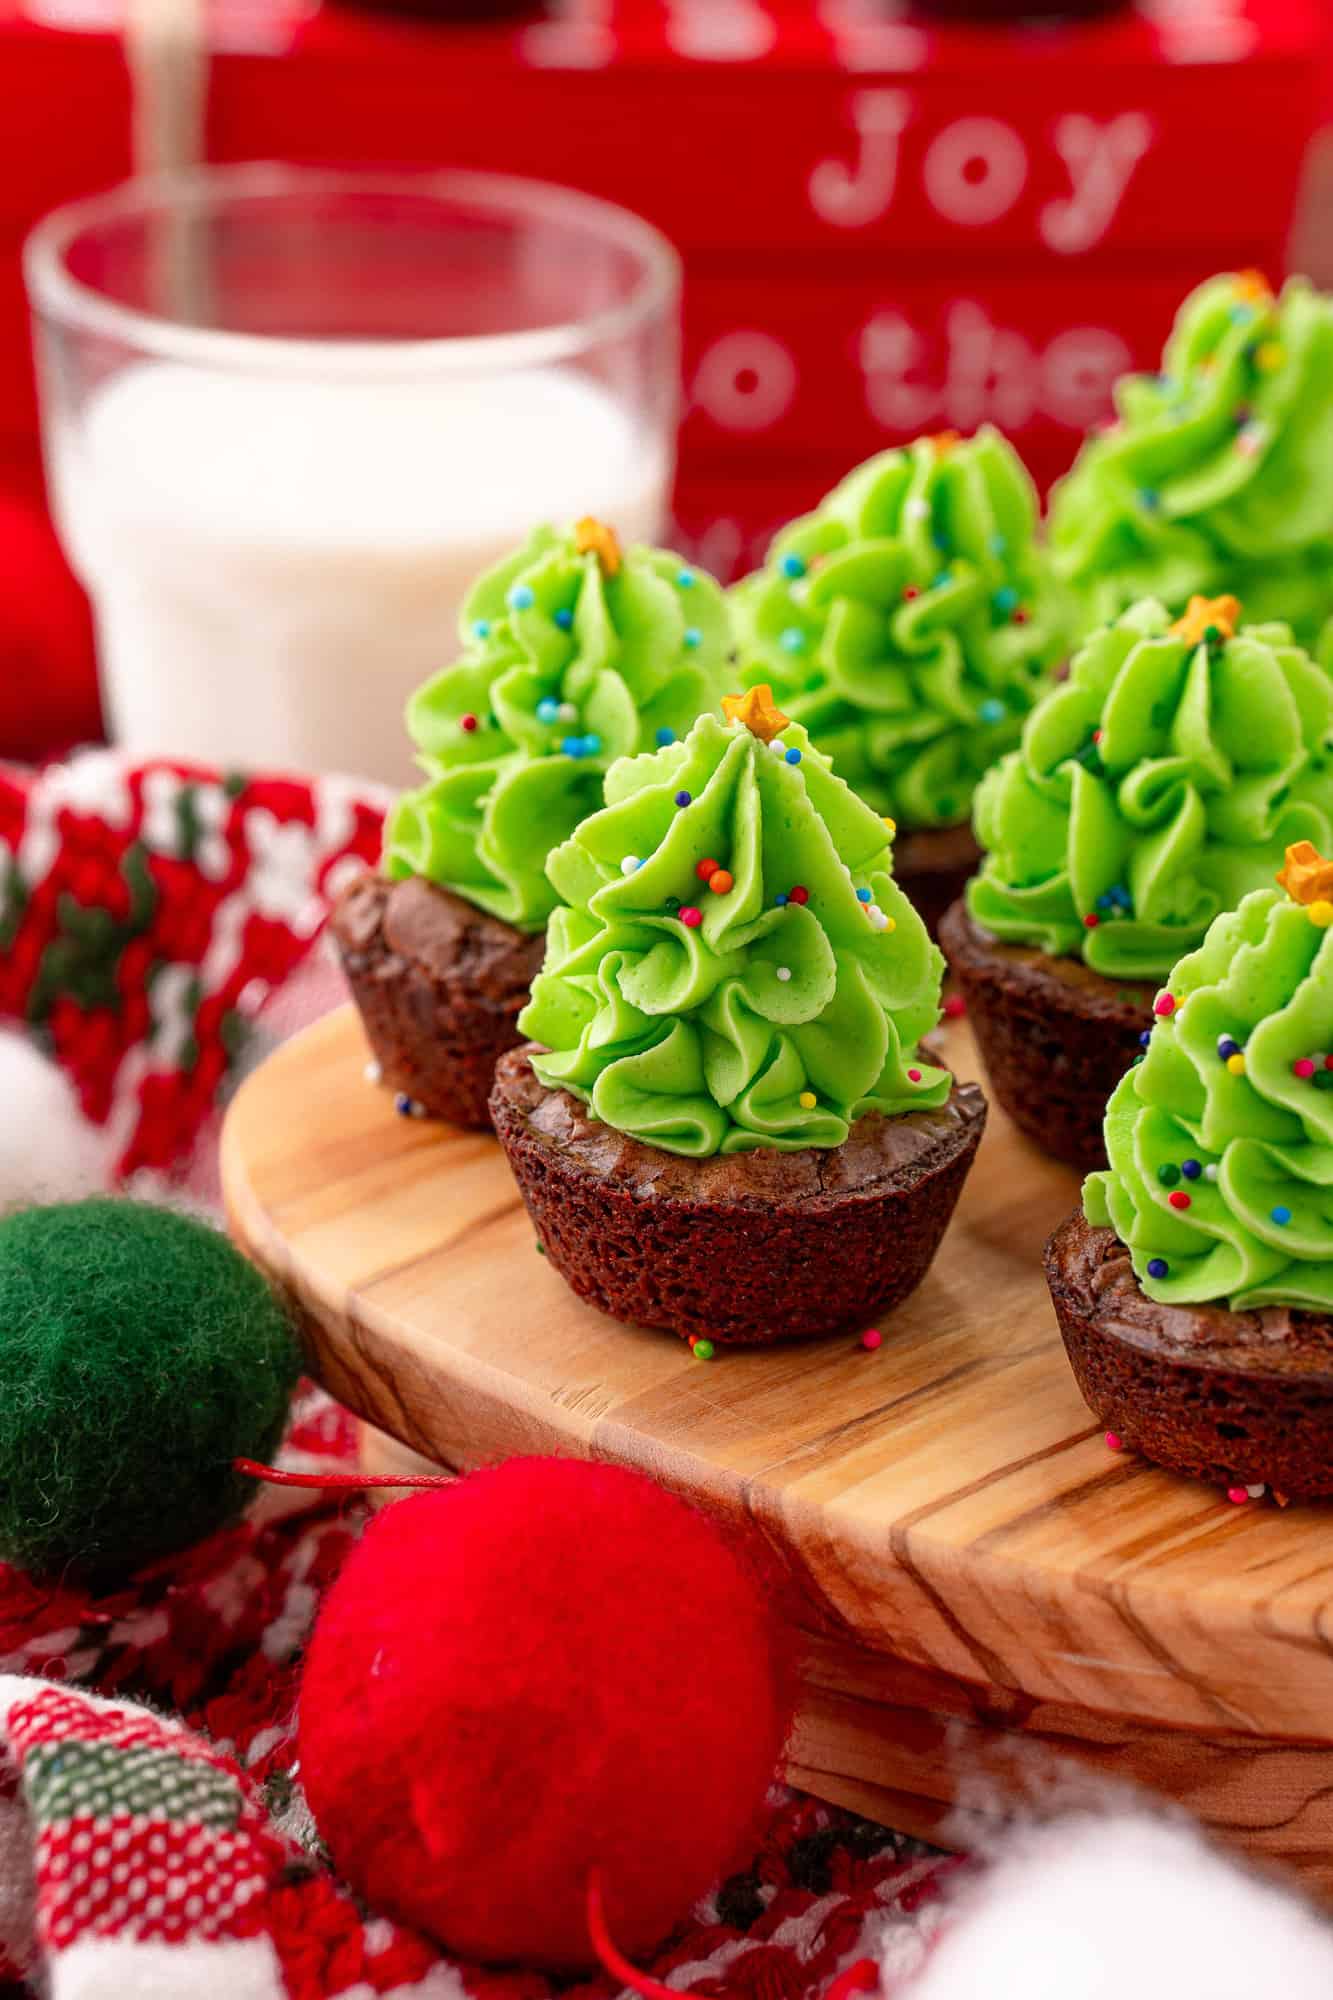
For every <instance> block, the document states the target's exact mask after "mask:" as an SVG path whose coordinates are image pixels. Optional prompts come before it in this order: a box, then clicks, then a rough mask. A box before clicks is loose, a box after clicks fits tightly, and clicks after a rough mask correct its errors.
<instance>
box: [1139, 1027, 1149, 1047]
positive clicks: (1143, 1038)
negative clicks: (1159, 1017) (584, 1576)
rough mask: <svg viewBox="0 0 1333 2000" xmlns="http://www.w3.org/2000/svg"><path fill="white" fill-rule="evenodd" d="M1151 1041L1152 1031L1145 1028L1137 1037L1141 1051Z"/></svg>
mask: <svg viewBox="0 0 1333 2000" xmlns="http://www.w3.org/2000/svg"><path fill="white" fill-rule="evenodd" d="M1151 1040H1152V1029H1151V1028H1145V1029H1144V1031H1143V1033H1142V1034H1141V1035H1140V1036H1139V1047H1140V1048H1141V1049H1146V1048H1147V1046H1148V1044H1149V1042H1150V1041H1151Z"/></svg>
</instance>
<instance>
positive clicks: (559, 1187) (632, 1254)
mask: <svg viewBox="0 0 1333 2000" xmlns="http://www.w3.org/2000/svg"><path fill="white" fill-rule="evenodd" d="M724 708H725V710H726V714H727V721H726V722H725V723H724V722H722V721H720V720H718V719H717V718H716V717H715V716H712V715H705V716H702V717H701V718H700V719H699V721H698V722H697V723H696V724H695V726H694V728H693V729H692V730H691V731H690V734H689V735H688V737H687V738H686V739H685V740H684V742H682V743H677V744H674V745H672V746H671V747H670V748H668V749H663V750H660V751H657V752H656V753H651V754H648V755H645V756H641V757H637V758H634V759H632V760H626V761H625V762H623V763H621V764H618V765H617V766H615V768H614V769H613V770H612V771H610V772H609V773H608V775H607V779H606V786H605V792H606V805H605V808H604V809H603V810H602V811H600V812H597V813H594V814H592V815H591V816H590V817H589V818H588V819H586V820H584V821H583V823H582V825H581V826H580V827H579V828H578V830H577V832H576V833H575V834H574V835H573V836H572V837H571V838H570V839H569V840H568V841H566V842H565V844H564V845H563V846H562V847H560V848H558V849H557V850H556V852H555V853H554V854H553V855H552V856H551V860H550V873H551V879H552V881H553V883H554V884H555V886H556V888H557V889H558V890H559V892H560V894H561V895H562V896H563V897H564V899H565V901H566V903H567V904H568V906H569V907H567V908H561V909H558V910H557V911H556V912H555V913H554V915H553V917H552V919H551V924H550V929H549V933H548V940H547V955H546V962H545V965H544V967H543V969H542V971H541V973H540V974H539V976H538V978H537V979H536V981H535V983H534V985H533V991H532V1001H531V1003H530V1005H529V1006H528V1007H527V1008H526V1009H525V1011H524V1013H523V1015H522V1016H521V1017H520V1021H519V1026H520V1028H521V1029H522V1030H523V1031H524V1032H526V1033H527V1034H529V1035H531V1036H532V1037H533V1046H531V1047H529V1048H525V1049H518V1050H515V1051H513V1052H512V1053H511V1054H509V1055H507V1056H506V1057H505V1058H504V1060H503V1061H502V1062H501V1064H500V1066H499V1069H498V1072H497V1076H496V1085H495V1090H494V1093H493V1095H492V1098H491V1112H492V1117H493V1120H494V1123H495V1128H496V1132H497V1133H498V1135H499V1138H500V1141H501V1143H502V1145H503V1146H504V1148H505V1151H506V1153H507V1154H508V1156H509V1160H510V1163H511V1165H512V1167H513V1169H514V1173H515V1177H516V1178H517V1180H518V1184H519V1187H520V1189H521V1190H522V1193H523V1197H524V1200H525V1201H526V1203H527V1205H528V1208H529V1211H530V1213H531V1214H532V1217H533V1220H534V1222H535V1224H536V1227H537V1232H538V1236H539V1237H540V1239H541V1241H542V1243H543V1245H544V1247H545V1249H546V1252H547V1255H548V1256H549V1258H550V1260H551V1262H552V1263H553V1264H554V1265H555V1267H556V1269H557V1270H559V1271H560V1273H561V1274H562V1276H563V1277H564V1278H565V1279H566V1280H567V1281H568V1282H569V1284H570V1285H571V1286H572V1287H573V1289H574V1290H575V1291H576V1292H578V1293H579V1294H580V1295H581V1296H582V1297H584V1298H587V1299H589V1300H591V1301H592V1302H593V1303H594V1304H596V1305H598V1306H600V1307H601V1308H602V1310H603V1311H605V1312H608V1313H611V1314H612V1315H613V1316H614V1317H616V1318H619V1319H626V1320H634V1321H637V1322H639V1323H641V1324H646V1325H649V1326H655V1327H664V1328H668V1329H670V1330H671V1331H673V1332H675V1333H678V1334H681V1335H684V1336H687V1337H692V1338H706V1339H708V1340H711V1341H733V1342H762V1341H777V1340H785V1339H791V1338H794V1337H797V1336H800V1335H808V1334H815V1333H826V1332H833V1331H836V1330H838V1329H840V1328H846V1327H849V1326H861V1327H864V1326H865V1325H866V1324H867V1323H868V1321H869V1320H870V1319H871V1318H873V1317H874V1316H875V1315H877V1314H878V1313H881V1312H883V1311H885V1310H887V1309H888V1308H889V1307H890V1306H892V1305H893V1304H895V1303H896V1302H897V1301H898V1300H899V1299H901V1298H903V1297H905V1296H906V1294H907V1293H908V1292H909V1291H911V1289H912V1288H913V1287H914V1286H915V1285H916V1284H917V1283H918V1282H919V1281H920V1279H921V1277H922V1276H923V1275H924V1272H925V1270H926V1267H927V1265H928V1264H929V1262H930V1259H931V1257H932V1256H933V1254H934V1252H935V1249H936V1247H937V1245H938V1243H939V1240H940V1237H941V1235H942V1234H943V1231H944V1229H945V1226H946V1224H947V1223H948V1220H949V1217H950V1214H951V1213H952V1211H953V1207H954V1203H955V1201H956V1200H957V1197H958V1193H959V1190H960V1188H961V1186H962V1183H963V1179H964V1177H965V1175H966V1173H967V1169H968V1167H969V1165H970V1164H971V1161H972V1158H973V1156H974V1154H975V1152H976V1148H977V1145H978V1143H979V1141H980V1138H981V1132H982V1126H983V1124H984V1120H985V1107H984V1102H983V1100H982V1097H981V1093H980V1091H979V1090H978V1088H977V1086H976V1085H975V1084H961V1085H960V1084H958V1083H956V1082H955V1081H954V1079H953V1078H952V1077H951V1076H950V1074H949V1073H948V1071H947V1070H943V1069H939V1068H937V1067H935V1066H934V1065H933V1064H931V1063H930V1062H928V1061H927V1060H926V1059H925V1057H923V1056H922V1054H921V1053H920V1048H919V1043H920V1041H921V1037H922V1036H923V1035H924V1034H926V1033H927V1031H928V1030H929V1029H931V1028H933V1027H934V1025H935V1023H936V1022H937V1020H938V1018H939V1011H940V1005H939V1003H940V976H941V971H942V960H941V958H940V954H939V952H938V950H937V949H936V947H935V946H934V945H933V944H932V943H931V942H930V940H929V938H928V937H927V935H926V932H925V928H924V926H923V924H922V923H921V920H920V918H919V917H918V916H917V914H916V912H915V911H914V910H913V908H912V906H911V904H910V903H909V902H908V901H907V899H906V897H905V896H904V895H903V894H902V892H901V890H900V889H899V888H898V887H897V885H896V884H895V882H894V880H893V876H892V874H891V872H890V856H889V845H888V838H887V835H886V832H885V828H884V823H883V820H882V819H881V818H880V816H879V815H878V814H876V813H874V812H872V811H871V809H870V808H869V806H867V805H866V804H865V803H864V802H863V801H862V800H860V799H858V798H857V797H856V796H855V795H854V794H853V793H852V792H851V791H850V790H849V789H848V787H847V786H846V785H845V784H843V783H842V781H841V780H840V779H839V778H838V777H836V776H835V775H834V773H833V770H832V768H831V766H830V763H829V760H828V759H827V758H826V757H824V756H821V755H820V754H819V753H818V752H817V751H815V750H813V749H812V748H811V746H810V741H809V738H808V736H807V735H806V732H805V731H804V730H803V729H802V728H800V727H799V726H798V725H796V724H793V723H791V722H790V721H789V719H788V718H787V717H786V716H785V715H784V714H783V713H782V712H781V711H780V710H779V709H777V708H776V707H775V706H774V704H773V701H772V696H771V692H770V690H769V689H768V688H767V687H764V686H760V687H756V688H752V689H750V690H749V691H748V692H747V693H746V694H745V695H743V696H732V697H728V698H727V700H726V701H725V702H724Z"/></svg>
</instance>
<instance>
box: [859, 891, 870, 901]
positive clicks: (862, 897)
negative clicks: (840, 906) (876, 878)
mask: <svg viewBox="0 0 1333 2000" xmlns="http://www.w3.org/2000/svg"><path fill="white" fill-rule="evenodd" d="M856 900H857V902H858V903H868V902H869V901H870V891H869V889H858V890H857V892H856Z"/></svg>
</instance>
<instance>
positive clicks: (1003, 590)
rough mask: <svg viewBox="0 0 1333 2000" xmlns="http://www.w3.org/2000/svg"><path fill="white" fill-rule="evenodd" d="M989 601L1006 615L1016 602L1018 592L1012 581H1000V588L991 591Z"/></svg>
mask: <svg viewBox="0 0 1333 2000" xmlns="http://www.w3.org/2000/svg"><path fill="white" fill-rule="evenodd" d="M991 603H992V604H993V605H994V606H995V609H996V610H997V611H1003V612H1004V613H1005V615H1006V616H1007V615H1008V614H1009V612H1011V611H1012V610H1013V609H1014V608H1015V606H1016V605H1017V603H1018V592H1017V591H1016V590H1015V589H1014V586H1013V585H1012V583H1002V584H1001V585H1000V588H999V589H998V590H997V591H994V592H993V593H992V595H991Z"/></svg>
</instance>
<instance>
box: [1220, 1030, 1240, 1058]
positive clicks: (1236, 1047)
mask: <svg viewBox="0 0 1333 2000" xmlns="http://www.w3.org/2000/svg"><path fill="white" fill-rule="evenodd" d="M1217 1053H1218V1054H1219V1055H1220V1056H1221V1058H1222V1060H1223V1062H1226V1060H1227V1058H1228V1057H1229V1056H1238V1055H1240V1054H1241V1046H1240V1043H1239V1042H1233V1041H1232V1039H1231V1037H1230V1035H1219V1036H1218V1038H1217Z"/></svg>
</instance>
